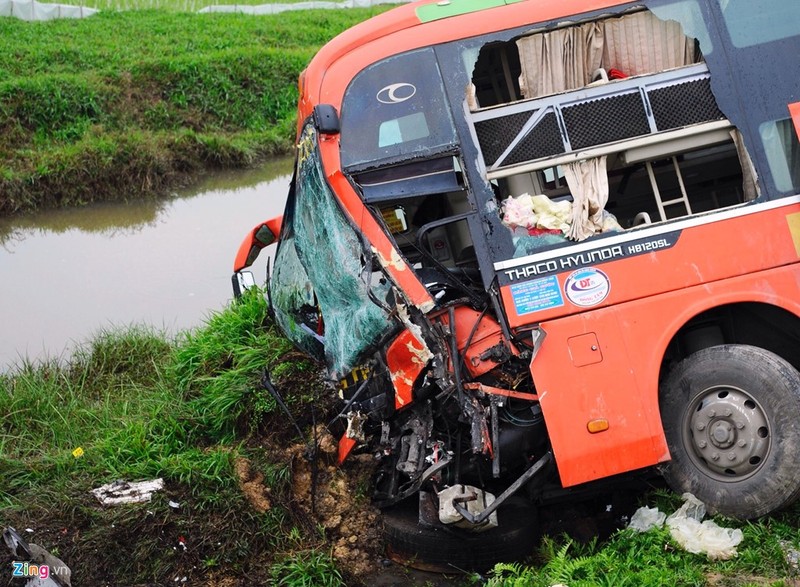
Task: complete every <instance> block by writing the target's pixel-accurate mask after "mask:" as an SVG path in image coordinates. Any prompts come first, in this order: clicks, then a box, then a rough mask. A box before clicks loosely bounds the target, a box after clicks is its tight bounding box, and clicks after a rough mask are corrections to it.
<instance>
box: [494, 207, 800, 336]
mask: <svg viewBox="0 0 800 587" xmlns="http://www.w3.org/2000/svg"><path fill="white" fill-rule="evenodd" d="M798 217H800V205H798V198H797V197H793V198H785V199H783V200H779V201H777V202H768V203H765V204H755V205H751V206H747V207H741V208H738V209H732V210H727V211H723V212H718V213H716V214H713V215H712V214H709V215H707V216H698V217H695V218H688V219H686V220H685V221H678V222H672V223H667V224H664V225H656V226H654V227H653V228H652V230H653V231H660V230H662V228H663V232H662V233H659V232H655V233H652V232H651V233H650V234H651V235H652V236H650V237H649V238H648V239H647V240H648V241H649V242H650V243H652V244H653V245H655V248H654V249H653V250H651V251H650V252H646V253H644V254H640V253H637V252H636V251H635V249H636V246H637V245H635V244H632V242H631V241H629V240H628V241H627V242H626V241H625V240H624V239H631V238H636V237H637V235H638V234H646V233H645V232H641V231H630V232H621V233H618V234H617V235H614V236H613V237H612V238H610V239H597V241H596V242H597V247H596V249H595V250H601V251H613V252H614V253H613V256H612V255H611V254H609V259H610V260H608V261H605V262H603V261H599V262H597V263H594V264H591V265H592V266H593V267H596V268H597V269H600V270H601V271H603V272H604V274H605V275H606V276H607V279H608V281H607V284H606V285H607V290H608V295H607V296H606V297H605V298H604V299H603V300H602V301H601V302H599V303H598V304H597V307H602V306H605V307H608V306H613V305H614V304H619V303H624V302H628V301H631V300H634V299H637V298H645V297H648V296H653V295H657V294H660V293H662V292H667V291H671V290H676V289H680V288H685V287H692V286H695V285H699V284H702V283H706V282H713V281H717V280H720V279H725V278H730V277H733V276H735V275H741V274H745V273H749V272H754V271H763V270H764V269H767V268H769V267H775V266H777V265H785V264H788V263H795V262H796V261H797V259H798V256H799V255H800V248H798V245H797V243H798V239H800V224H798V222H797V219H798ZM669 234H672V235H673V236H671V237H670V236H668V235H669ZM670 239H673V240H674V244H671V245H670V246H668V247H661V248H659V245H660V244H664V243H666V242H667V240H670ZM634 242H635V241H634ZM587 243H589V241H584V243H581V245H586V244H587ZM574 250H575V247H563V248H562V249H556V250H554V251H553V253H552V258H551V259H552V260H551V261H550V265H549V266H550V267H551V268H556V270H557V273H552V272H551V273H549V274H546V275H545V276H544V277H538V276H533V277H532V278H529V282H530V286H529V287H528V288H527V290H525V291H523V293H526V291H527V292H530V293H528V297H527V298H526V297H524V296H521V295H520V294H519V293H517V294H516V295H515V292H514V291H513V288H514V287H519V288H523V289H524V288H525V286H524V285H523V284H525V283H526V280H524V279H522V280H517V281H513V282H512V283H511V284H509V285H504V286H502V287H501V289H500V292H501V296H502V299H503V306H504V308H505V310H506V313H507V316H508V321H509V324H510V326H511V327H512V328H516V327H519V326H525V325H528V324H531V323H534V322H539V321H544V320H548V319H552V318H556V317H558V316H563V315H564V314H571V313H575V312H582V311H585V307H581V306H578V305H576V304H574V303H572V302H570V301H569V296H568V295H566V294H567V291H566V288H567V285H568V284H567V282H568V278H569V276H570V273H569V272H567V270H574V269H577V268H579V267H586V264H585V263H581V261H582V260H583V259H585V258H587V257H588V255H589V253H587V252H584V253H582V254H581V253H574V252H572V251H574ZM544 265H545V263H544V262H540V263H539V266H544ZM552 275H556V277H555V279H557V280H558V282H557V284H556V283H555V282H554V281H553V279H554V278H553V277H552ZM548 280H549V281H548ZM537 283H541V284H544V285H541V286H539V287H536V284H537ZM556 290H558V291H556ZM559 292H561V294H563V296H558V295H556V294H558V293H559ZM531 297H532V300H531ZM554 300H555V301H554Z"/></svg>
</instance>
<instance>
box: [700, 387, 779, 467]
mask: <svg viewBox="0 0 800 587" xmlns="http://www.w3.org/2000/svg"><path fill="white" fill-rule="evenodd" d="M688 414H689V418H688V421H687V429H686V437H687V440H688V441H689V442H688V445H689V446H690V447H691V448H692V457H693V458H694V459H695V460H696V462H697V464H698V465H699V466H700V468H701V469H702V470H703V471H704V472H705V473H706V474H708V475H710V476H711V477H714V478H716V479H722V480H726V481H740V480H742V479H743V478H745V477H749V476H750V475H752V474H753V473H755V471H756V470H758V468H759V467H760V466H761V464H762V463H763V462H764V460H765V458H766V456H767V454H768V452H769V447H770V437H771V431H770V424H769V421H768V420H767V417H766V415H765V413H764V410H763V409H762V408H761V406H759V405H758V403H757V402H756V401H755V400H754V399H753V397H752V396H751V395H750V394H749V393H747V392H746V391H744V390H741V389H738V388H735V387H728V386H724V387H713V388H709V389H707V390H705V391H703V392H702V393H700V394H699V395H698V396H697V397H696V398H695V400H694V402H693V403H692V405H691V406H690V412H688Z"/></svg>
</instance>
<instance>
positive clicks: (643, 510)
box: [628, 506, 667, 532]
mask: <svg viewBox="0 0 800 587" xmlns="http://www.w3.org/2000/svg"><path fill="white" fill-rule="evenodd" d="M666 519H667V514H665V513H664V512H661V511H659V510H658V508H651V507H647V506H642V507H640V508H639V509H638V510H636V511H635V512H634V513H633V515H632V516H631V521H630V523H629V524H628V528H630V529H631V530H636V531H637V532H647V531H648V530H650V529H652V528H660V527H661V526H663V525H664V520H666Z"/></svg>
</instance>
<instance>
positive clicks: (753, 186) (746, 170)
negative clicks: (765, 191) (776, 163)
mask: <svg viewBox="0 0 800 587" xmlns="http://www.w3.org/2000/svg"><path fill="white" fill-rule="evenodd" d="M731 138H732V139H733V144H734V145H735V146H736V153H737V154H738V155H739V164H740V165H741V166H742V194H743V196H744V201H745V202H749V201H751V200H755V199H756V198H757V197H758V196H759V189H758V175H757V174H756V169H755V167H753V161H752V160H751V159H750V154H749V153H748V152H747V149H746V148H745V146H744V138H743V137H742V133H741V132H739V129H738V128H735V129H733V130H732V131H731Z"/></svg>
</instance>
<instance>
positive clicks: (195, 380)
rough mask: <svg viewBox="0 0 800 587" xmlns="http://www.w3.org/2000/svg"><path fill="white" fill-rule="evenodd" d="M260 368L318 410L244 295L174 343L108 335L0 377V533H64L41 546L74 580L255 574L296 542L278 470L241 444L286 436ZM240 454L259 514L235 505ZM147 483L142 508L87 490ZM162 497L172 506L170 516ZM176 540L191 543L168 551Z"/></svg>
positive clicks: (279, 465)
mask: <svg viewBox="0 0 800 587" xmlns="http://www.w3.org/2000/svg"><path fill="white" fill-rule="evenodd" d="M265 368H266V369H268V370H270V371H271V372H272V374H273V379H274V380H275V382H276V384H277V386H278V387H279V388H280V389H283V390H284V393H287V397H291V402H290V403H291V404H292V405H293V406H294V407H295V408H296V409H297V410H298V412H301V411H308V409H307V405H308V404H307V403H304V402H314V403H316V404H319V402H320V398H319V397H318V394H319V393H320V392H322V391H324V390H323V388H322V386H320V385H319V384H317V385H316V386H314V387H312V383H313V382H314V381H316V378H315V377H312V376H309V371H311V370H312V365H311V364H309V363H308V362H307V361H306V360H304V359H303V358H301V357H299V356H298V355H297V354H296V353H295V352H294V351H293V350H292V347H291V345H290V343H288V341H286V340H285V339H284V338H283V337H281V336H280V335H279V334H278V333H277V332H276V331H275V330H274V329H273V327H272V326H271V325H270V323H269V321H268V320H267V309H266V302H265V301H264V299H263V295H260V293H259V292H253V293H252V294H251V295H247V296H245V297H244V298H243V300H242V301H241V302H237V303H233V304H232V305H231V306H230V307H229V308H227V309H226V310H224V311H223V312H220V313H218V314H216V315H214V316H212V317H211V318H210V319H209V321H208V322H207V324H206V325H204V326H203V327H201V328H199V329H197V330H195V331H191V332H186V333H184V334H182V335H180V336H179V337H178V338H177V339H174V340H173V339H169V338H167V337H165V335H164V334H163V333H160V332H155V331H152V330H151V329H148V328H143V327H131V328H128V329H126V330H122V331H109V332H104V333H101V334H99V335H98V336H96V337H95V338H94V339H93V340H92V341H90V342H89V343H87V344H86V345H85V346H83V347H82V348H80V349H79V350H78V351H77V352H76V353H75V354H74V355H73V356H71V357H70V358H69V359H68V360H66V361H56V360H50V359H45V360H42V361H40V362H37V363H31V362H25V363H23V364H21V365H19V366H17V367H15V368H14V369H12V371H11V372H7V373H4V374H0V413H2V414H3V415H4V416H3V418H2V420H0V524H1V525H3V526H5V525H13V526H16V527H18V528H19V527H23V528H24V527H28V526H33V527H37V528H39V529H40V530H41V529H42V528H50V527H55V528H63V529H64V533H63V535H61V534H56V536H55V538H53V542H54V543H55V544H56V546H55V549H56V551H57V554H60V555H61V556H63V557H64V558H65V560H67V559H69V560H70V561H71V563H70V564H71V566H72V569H73V581H76V580H77V583H74V584H89V583H90V581H91V582H92V584H101V583H102V582H103V581H106V582H108V583H109V584H129V582H149V581H162V580H164V577H165V576H168V575H172V574H173V573H183V574H186V573H187V572H189V569H195V568H207V569H212V568H215V567H219V566H225V568H226V569H227V570H228V571H230V570H231V569H233V570H235V571H237V572H239V571H241V572H255V571H254V570H253V569H252V568H251V565H254V566H258V565H259V564H261V565H262V566H263V569H262V570H261V571H260V572H262V573H267V574H268V573H269V562H270V561H271V560H272V559H273V558H274V559H276V560H277V557H278V554H279V553H281V552H285V551H286V549H287V548H288V547H289V546H291V545H293V544H294V542H293V540H292V538H291V535H292V531H293V530H292V529H293V528H295V527H296V523H295V522H294V521H293V520H292V517H291V513H290V511H289V509H288V506H287V505H286V504H288V497H287V496H286V492H287V491H288V479H289V476H288V472H287V466H288V464H287V463H286V462H283V461H282V460H281V459H280V458H278V457H276V456H275V455H273V454H271V453H269V452H268V451H265V449H264V448H263V446H261V445H254V446H249V445H248V442H249V439H251V438H253V437H254V434H256V433H257V432H258V430H259V426H260V425H261V424H262V423H263V422H269V424H268V425H269V428H270V434H271V436H272V437H273V438H274V440H275V442H278V443H279V444H280V443H284V445H285V444H289V443H291V442H295V441H296V440H293V436H294V429H293V428H292V427H291V425H289V424H288V423H287V422H286V418H285V415H284V414H283V413H281V412H278V411H277V410H276V407H275V404H274V402H272V401H270V400H271V398H267V397H266V396H265V392H264V391H263V389H262V388H261V385H260V378H261V374H262V372H263V370H264V369H265ZM298 374H303V382H302V383H301V384H299V385H295V384H294V383H293V381H292V380H293V379H294V378H295V376H297V375H298ZM286 390H289V391H288V392H287V391H286ZM77 448H80V449H81V450H82V455H81V456H75V453H74V451H75V449H77ZM238 457H246V458H248V459H249V460H250V461H251V462H252V463H254V466H257V467H258V470H259V471H260V472H261V473H262V474H264V477H265V483H266V484H267V485H268V486H269V487H270V491H271V494H270V495H271V498H272V500H273V503H274V506H273V507H272V508H271V509H270V510H269V511H266V512H263V513H259V512H257V511H254V510H253V508H252V507H250V506H249V505H248V503H247V502H246V500H245V498H244V496H243V494H242V493H241V491H240V489H239V483H238V478H237V476H236V473H235V470H234V461H235V459H236V458H238ZM156 477H162V478H163V479H164V480H165V483H166V486H167V490H166V493H159V494H157V495H156V498H155V500H154V501H153V502H150V503H147V504H141V505H133V506H126V507H122V508H110V509H107V508H102V507H100V506H99V504H97V503H96V502H95V501H94V497H93V496H91V495H90V490H91V489H92V488H94V487H98V486H100V485H102V484H104V483H108V482H109V481H113V480H115V479H128V480H136V479H152V478H156ZM171 499H172V500H176V501H178V502H181V503H183V506H182V510H181V511H180V513H176V512H175V511H174V510H173V509H172V508H171V507H170V506H169V501H170V500H171ZM295 532H296V531H295ZM178 536H185V537H187V539H188V540H190V541H191V544H192V550H191V551H189V550H187V551H186V553H185V554H182V555H181V556H176V553H175V550H174V549H173V546H174V544H175V541H176V540H177V537H178ZM306 539H307V540H308V545H309V546H313V544H314V543H315V542H318V541H319V537H318V536H311V537H306ZM114 544H118V545H119V548H120V549H124V550H118V549H114V548H113V545H114ZM110 546H111V548H110ZM120 552H125V553H126V556H125V557H120ZM1 559H2V555H0V562H2V560H1ZM312 563H313V564H312ZM282 564H283V565H284V567H285V562H284V563H282ZM308 564H310V565H312V567H314V568H322V566H324V561H322V560H321V559H320V560H317V559H313V558H312V559H309V563H308ZM0 567H2V568H0V580H2V579H1V577H2V573H3V572H5V567H3V565H0ZM282 568H283V567H282ZM192 572H194V571H192ZM276 572H277V571H276ZM282 572H283V571H282ZM287 572H288V571H287Z"/></svg>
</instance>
